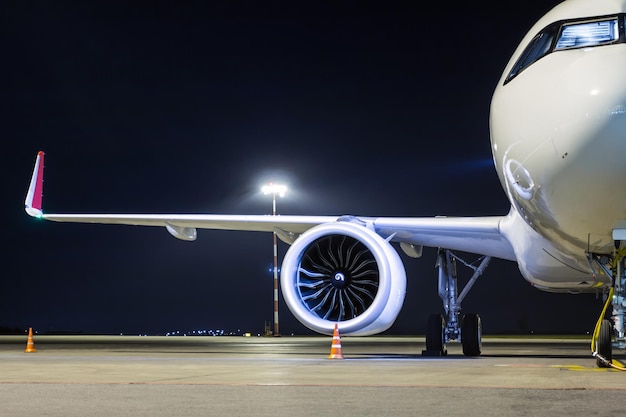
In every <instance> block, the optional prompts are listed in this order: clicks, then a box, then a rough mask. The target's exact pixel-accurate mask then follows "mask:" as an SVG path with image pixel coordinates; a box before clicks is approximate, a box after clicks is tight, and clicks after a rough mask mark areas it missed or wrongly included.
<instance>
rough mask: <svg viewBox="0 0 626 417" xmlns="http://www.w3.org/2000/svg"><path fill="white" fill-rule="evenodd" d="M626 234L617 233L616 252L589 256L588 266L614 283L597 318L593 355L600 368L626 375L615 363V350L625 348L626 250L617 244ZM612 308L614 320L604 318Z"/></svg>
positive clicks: (621, 367)
mask: <svg viewBox="0 0 626 417" xmlns="http://www.w3.org/2000/svg"><path fill="white" fill-rule="evenodd" d="M624 232H626V230H623V229H614V230H613V237H614V239H615V250H614V252H613V254H611V255H606V254H593V253H588V254H587V258H588V260H589V264H590V265H591V267H592V268H593V269H594V271H595V268H594V267H599V268H600V271H599V273H604V274H606V275H607V276H609V277H610V278H611V280H612V282H613V287H612V288H611V289H610V291H609V292H608V294H605V296H606V302H605V304H604V308H603V309H602V313H601V314H600V317H599V318H598V322H597V324H596V327H595V330H594V332H593V336H592V340H591V351H592V355H593V356H594V357H595V358H596V364H597V365H598V367H600V368H613V369H617V370H620V371H626V368H625V367H624V366H623V365H621V364H620V363H619V362H617V361H614V360H613V348H616V349H620V350H623V349H625V348H626V328H625V325H624V323H625V316H626V273H625V272H624V271H625V269H626V268H625V267H624V266H625V261H626V248H621V249H620V246H621V240H618V238H619V236H620V233H624ZM609 304H610V305H611V306H612V308H613V311H612V313H611V320H608V319H606V318H605V316H606V311H607V309H608V307H609Z"/></svg>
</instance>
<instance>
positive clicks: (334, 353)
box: [328, 323, 343, 359]
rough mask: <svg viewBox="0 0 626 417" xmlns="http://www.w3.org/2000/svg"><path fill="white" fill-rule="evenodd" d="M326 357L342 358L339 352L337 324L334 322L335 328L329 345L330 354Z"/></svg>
mask: <svg viewBox="0 0 626 417" xmlns="http://www.w3.org/2000/svg"><path fill="white" fill-rule="evenodd" d="M328 359H343V354H342V352H341V337H339V325H338V324H337V323H335V330H333V343H332V345H331V346H330V355H328Z"/></svg>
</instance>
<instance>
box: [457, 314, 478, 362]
mask: <svg viewBox="0 0 626 417" xmlns="http://www.w3.org/2000/svg"><path fill="white" fill-rule="evenodd" d="M461 345H462V346H463V354H464V355H465V356H480V350H481V348H482V324H481V321H480V316H479V315H478V314H474V313H468V314H466V315H465V316H463V322H462V323H461Z"/></svg>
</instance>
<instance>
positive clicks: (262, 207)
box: [0, 0, 601, 334]
mask: <svg viewBox="0 0 626 417" xmlns="http://www.w3.org/2000/svg"><path fill="white" fill-rule="evenodd" d="M127 3H129V4H127ZM405 3H406V2H394V1H390V2H371V3H370V2H360V1H329V2H306V3H305V2H285V3H279V2H263V5H261V2H259V3H254V2H230V1H228V2H227V1H223V2H222V1H217V2H206V3H204V2H84V3H81V2H72V3H69V2H68V3H65V2H47V1H41V2H20V1H15V2H3V3H2V4H1V5H0V42H1V44H0V46H1V50H2V55H3V56H2V59H1V60H0V71H1V77H0V79H1V81H0V82H1V83H2V84H1V85H2V88H1V91H2V94H1V97H2V98H1V101H0V102H1V105H2V108H1V109H0V122H1V123H0V134H1V136H2V138H3V142H2V143H3V144H4V152H3V153H2V155H3V157H2V164H1V165H0V166H1V168H0V169H2V195H3V204H2V210H3V213H2V214H3V216H2V217H3V219H4V226H3V230H4V233H3V245H2V247H3V250H2V255H1V256H2V266H3V268H2V279H1V281H0V288H1V291H0V326H1V327H11V328H13V327H16V328H20V329H24V328H28V327H29V326H30V327H33V328H35V329H36V330H37V331H38V332H49V331H83V332H86V333H125V334H137V333H150V334H154V333H164V332H166V331H171V330H176V329H181V330H186V329H215V328H222V329H227V330H237V329H240V330H241V331H251V332H254V333H259V332H262V331H263V325H264V322H265V321H267V322H270V321H272V305H273V304H272V294H273V281H272V280H273V278H272V273H271V267H272V253H273V252H272V236H271V234H267V233H255V232H225V231H209V230H199V236H198V240H197V241H195V242H183V241H179V240H177V239H174V238H173V237H172V236H170V235H169V234H168V233H167V232H166V230H165V229H162V228H147V227H133V226H113V225H88V224H62V223H53V222H41V221H37V220H35V219H32V218H30V217H28V216H27V215H26V214H25V213H24V210H23V201H24V197H25V194H26V189H27V186H28V181H29V178H30V174H31V170H32V167H33V163H34V159H35V155H36V153H37V151H39V150H44V151H45V152H46V170H45V179H46V182H45V185H44V209H45V210H46V211H47V212H49V213H63V212H75V213H81V212H82V213H116V212H117V213H224V214H268V213H271V199H270V198H269V197H267V196H263V195H262V194H261V193H260V191H259V190H260V186H261V185H262V184H264V183H265V182H267V181H270V180H273V181H275V182H279V181H282V182H285V183H287V184H288V186H289V187H290V190H291V191H290V193H289V194H288V195H287V196H286V197H285V198H283V199H280V200H279V201H278V212H279V213H280V214H311V215H319V214H328V215H341V214H353V215H367V216H435V215H450V216H452V215H461V216H476V215H501V214H505V213H506V212H507V211H508V208H509V205H508V202H507V200H506V198H505V195H504V193H503V191H502V189H501V188H500V184H499V182H498V180H497V176H496V174H495V170H494V166H493V163H492V162H491V154H490V147H489V131H488V116H489V103H490V99H491V94H492V93H493V90H494V88H495V85H496V83H497V81H498V79H499V77H500V74H501V72H502V70H503V69H504V66H505V65H506V63H507V61H508V59H509V57H510V55H511V54H512V52H513V50H514V49H515V47H516V46H517V43H518V42H519V41H520V40H521V38H522V36H523V35H524V34H525V33H526V31H527V30H528V29H529V28H530V26H531V25H532V24H533V23H534V22H535V21H536V20H537V19H538V18H539V17H540V16H541V15H543V14H544V13H545V12H546V11H547V10H549V9H550V8H551V7H552V6H553V5H555V4H557V3H558V1H527V2H514V3H510V2H509V3H507V2H500V4H499V5H495V8H493V9H486V7H487V6H486V3H483V2H480V3H478V2H468V1H456V0H453V1H449V2H439V5H438V6H434V5H429V6H423V4H422V3H417V2H415V3H414V5H412V6H407V5H405ZM304 4H306V6H304ZM286 249H287V246H286V245H285V244H283V243H282V242H281V243H280V253H281V255H282V254H283V253H284V252H285V251H286ZM435 255H436V251H435V249H427V250H425V253H424V256H423V258H421V259H419V260H413V259H409V258H407V257H406V256H404V254H402V259H403V261H404V263H405V266H406V268H407V275H408V285H407V297H406V301H405V304H404V308H403V310H402V312H401V314H400V316H399V317H398V320H397V321H396V324H395V325H394V326H393V327H392V328H391V329H390V330H389V331H388V332H387V333H393V334H423V333H424V330H425V321H426V318H427V316H428V314H429V313H431V312H438V311H440V310H441V309H442V307H441V301H440V299H439V298H438V296H437V290H436V288H437V272H436V269H435V268H434V264H435V260H436V259H435ZM470 259H473V257H470ZM460 272H461V277H462V279H463V281H464V279H465V278H466V277H468V276H469V275H470V274H469V271H468V270H464V269H460ZM464 308H465V311H468V312H469V311H475V312H479V313H480V314H481V315H482V318H483V327H484V332H485V333H487V334H489V333H492V334H493V333H498V332H515V333H528V332H531V331H534V332H574V333H585V332H587V331H590V330H592V329H593V326H594V324H595V320H596V318H597V317H596V316H597V314H598V313H599V311H600V309H601V301H599V300H596V299H595V296H593V295H578V296H574V295H564V294H548V293H543V292H540V291H538V290H536V289H533V288H532V287H531V286H530V285H529V284H528V283H526V282H525V281H524V279H523V278H522V277H521V275H520V273H519V272H518V270H517V266H516V265H515V264H514V263H511V262H507V261H502V260H494V261H492V264H491V266H490V267H489V268H488V269H487V271H486V273H485V275H484V276H483V277H481V278H480V279H479V281H478V282H477V284H476V286H475V287H474V289H473V290H472V292H470V295H469V296H468V298H467V299H466V301H465V303H464ZM280 325H281V333H283V334H290V333H296V334H302V333H309V331H308V330H307V329H306V328H304V327H303V326H302V325H300V324H299V323H298V322H297V321H296V320H295V318H293V316H291V314H290V313H289V311H288V310H287V308H286V306H285V305H284V304H283V303H282V298H281V306H280Z"/></svg>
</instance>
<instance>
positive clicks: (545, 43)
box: [507, 31, 554, 82]
mask: <svg viewBox="0 0 626 417" xmlns="http://www.w3.org/2000/svg"><path fill="white" fill-rule="evenodd" d="M553 40H554V31H552V33H551V32H549V31H543V32H541V33H540V34H539V35H537V36H535V37H534V38H533V40H532V41H530V43H529V44H528V47H527V48H526V49H525V50H524V53H522V55H521V56H520V58H519V59H518V60H517V62H516V63H515V65H514V66H513V69H512V70H511V72H510V73H509V76H508V77H507V82H508V81H509V80H510V79H511V78H513V77H515V76H516V75H517V74H519V73H520V72H522V71H523V70H524V69H525V68H527V67H528V66H530V65H531V64H533V63H534V62H536V61H537V60H538V59H539V58H542V57H543V56H545V55H546V54H547V53H548V52H550V48H551V47H552V43H553Z"/></svg>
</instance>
